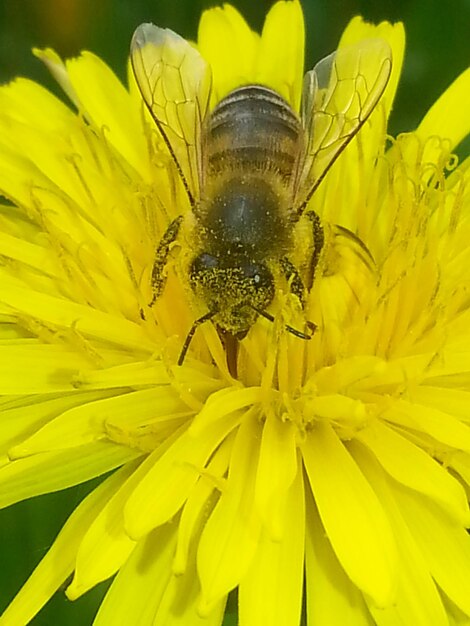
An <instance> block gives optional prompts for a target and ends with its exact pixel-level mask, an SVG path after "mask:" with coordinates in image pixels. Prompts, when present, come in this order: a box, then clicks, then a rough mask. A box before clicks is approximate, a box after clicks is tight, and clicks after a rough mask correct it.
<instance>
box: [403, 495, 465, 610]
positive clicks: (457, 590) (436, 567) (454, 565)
mask: <svg viewBox="0 0 470 626" xmlns="http://www.w3.org/2000/svg"><path fill="white" fill-rule="evenodd" d="M393 493H394V495H395V497H396V500H397V503H398V504H399V506H400V508H401V511H402V514H403V517H404V519H405V522H406V524H407V526H408V528H409V529H410V532H411V533H412V535H413V538H414V540H415V542H416V545H417V546H418V548H419V550H420V551H421V553H422V555H423V557H424V559H425V561H426V564H427V567H428V568H429V571H430V573H431V574H432V577H433V578H434V580H435V581H436V583H437V584H438V585H439V587H440V588H441V589H442V590H443V591H444V593H445V594H446V595H447V596H448V597H449V598H450V599H451V600H452V602H454V603H455V604H456V605H457V606H458V607H459V608H460V609H461V610H462V611H463V612H464V613H465V614H466V615H467V616H470V593H469V581H470V536H469V535H468V532H467V531H466V529H465V528H464V527H463V526H461V525H460V524H457V523H455V522H454V521H453V520H452V519H451V518H450V517H448V516H447V515H446V513H444V512H443V511H441V509H440V508H439V507H438V506H436V505H435V504H434V503H433V502H432V501H431V500H429V499H425V498H424V497H423V496H417V495H416V494H415V493H412V492H411V491H409V490H408V489H406V488H405V487H400V486H399V485H398V484H396V485H394V489H393Z"/></svg>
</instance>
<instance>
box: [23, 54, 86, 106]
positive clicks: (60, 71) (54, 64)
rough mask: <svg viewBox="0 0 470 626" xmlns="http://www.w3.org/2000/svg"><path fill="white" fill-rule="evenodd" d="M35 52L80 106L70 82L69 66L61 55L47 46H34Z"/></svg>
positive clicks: (71, 98) (72, 99)
mask: <svg viewBox="0 0 470 626" xmlns="http://www.w3.org/2000/svg"><path fill="white" fill-rule="evenodd" d="M33 54H34V55H35V56H36V57H37V58H38V59H40V60H41V61H42V62H43V63H44V65H45V66H46V67H47V69H48V70H49V71H50V73H51V74H52V76H53V77H54V78H55V80H56V81H57V82H58V83H59V85H60V86H61V87H62V89H63V90H64V92H65V93H66V94H67V95H68V97H69V98H70V100H71V101H72V102H73V103H74V104H75V106H76V107H77V108H78V107H80V102H79V100H78V97H77V94H76V93H75V91H74V88H73V86H72V83H71V82H70V77H69V75H68V74H67V68H66V66H65V63H64V62H63V61H62V59H61V58H60V56H59V55H58V54H57V53H56V52H55V51H54V50H52V49H51V48H45V49H44V50H41V49H39V48H34V49H33Z"/></svg>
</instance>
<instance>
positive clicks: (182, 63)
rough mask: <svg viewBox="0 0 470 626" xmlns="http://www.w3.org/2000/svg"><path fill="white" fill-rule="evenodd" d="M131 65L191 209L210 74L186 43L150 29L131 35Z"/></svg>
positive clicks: (198, 184)
mask: <svg viewBox="0 0 470 626" xmlns="http://www.w3.org/2000/svg"><path fill="white" fill-rule="evenodd" d="M131 61H132V68H133V72H134V76H135V79H136V82H137V85H138V86H139V89H140V92H141V94H142V98H143V99H144V102H145V104H146V105H147V108H148V110H149V111H150V113H151V115H152V117H153V119H154V120H155V123H156V125H157V127H158V129H159V131H160V133H161V136H162V139H163V141H164V142H165V144H166V147H167V148H168V151H169V153H170V155H171V157H172V159H173V160H174V162H175V165H176V167H177V169H178V173H179V175H180V177H181V180H182V182H183V185H184V187H185V189H186V192H187V194H188V197H189V200H190V203H191V205H192V206H194V204H195V201H196V200H197V198H198V197H199V192H200V189H201V185H202V179H203V170H204V167H203V160H202V150H201V142H202V129H203V122H204V118H205V116H206V114H207V111H208V106H209V96H210V86H211V73H210V68H209V66H208V64H207V63H206V61H205V60H204V59H203V58H202V56H201V55H200V54H199V52H198V51H197V50H196V49H195V48H194V47H193V46H191V45H190V44H189V43H188V42H187V41H186V40H185V39H183V38H182V37H180V36H179V35H177V34H176V33H174V32H173V31H172V30H170V29H167V28H166V29H164V28H158V27H157V26H154V25H153V24H141V25H140V26H139V27H138V28H137V30H136V31H135V33H134V36H133V38H132V42H131Z"/></svg>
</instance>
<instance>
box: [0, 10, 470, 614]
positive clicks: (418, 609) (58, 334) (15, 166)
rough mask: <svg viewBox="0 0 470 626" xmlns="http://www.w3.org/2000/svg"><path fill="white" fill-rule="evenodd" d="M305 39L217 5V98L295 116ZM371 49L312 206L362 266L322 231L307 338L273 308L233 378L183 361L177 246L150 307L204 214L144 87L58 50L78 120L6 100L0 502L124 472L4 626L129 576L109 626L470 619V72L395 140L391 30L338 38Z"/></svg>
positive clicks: (207, 21) (64, 535)
mask: <svg viewBox="0 0 470 626" xmlns="http://www.w3.org/2000/svg"><path fill="white" fill-rule="evenodd" d="M303 29H304V25H303V17H302V13H301V8H300V4H299V2H297V0H293V1H292V0H291V1H286V2H278V3H277V4H275V5H274V7H273V8H272V9H271V11H270V12H269V14H268V16H267V19H266V23H265V26H264V29H263V32H262V35H261V36H258V35H257V34H255V33H253V32H252V31H251V30H250V29H249V28H248V26H247V25H246V23H245V22H244V20H243V19H242V17H241V16H240V15H239V14H238V13H237V12H236V11H235V9H234V8H233V7H231V6H229V5H225V6H224V7H223V8H217V9H213V10H210V11H207V12H205V13H204V14H203V16H202V19H201V23H200V30H199V37H198V42H197V45H198V48H199V50H200V51H201V53H202V55H203V56H204V57H205V59H206V60H207V61H208V62H209V64H210V66H211V68H212V73H213V91H212V106H214V104H215V103H216V102H217V101H218V100H220V98H221V97H223V96H224V95H226V94H227V93H228V92H229V91H230V90H231V89H233V88H235V87H237V86H239V85H241V84H244V83H254V82H257V83H262V84H265V85H267V86H270V87H271V88H273V89H276V90H277V91H279V92H280V93H281V94H282V95H283V96H284V97H285V98H287V99H288V100H289V102H290V103H291V104H292V106H293V107H294V108H297V109H298V107H299V105H300V93H301V81H302V74H303V54H304V49H303V45H304V30H303ZM377 38H380V39H384V40H385V41H387V42H388V43H389V44H390V47H391V49H392V53H393V69H392V75H391V78H390V81H389V84H388V87H387V89H386V91H385V93H384V96H383V98H382V99H381V101H380V103H379V105H378V106H377V108H376V110H375V111H374V113H373V114H372V116H371V118H370V120H369V121H368V122H367V124H366V125H365V126H364V127H363V128H362V129H361V131H360V132H359V134H358V136H357V137H356V138H355V139H354V140H353V141H352V142H351V143H350V144H349V146H348V147H347V149H346V150H345V151H344V152H343V153H342V154H341V156H340V157H339V159H338V161H337V162H336V163H335V165H334V166H333V168H332V169H331V170H330V172H329V173H328V175H327V177H326V178H325V180H324V181H323V183H322V185H321V186H320V188H319V189H318V191H317V192H316V193H315V194H314V196H313V198H312V201H311V207H312V208H313V209H314V210H315V211H317V213H318V214H319V215H320V217H321V220H322V222H323V223H324V224H325V225H327V224H333V225H334V224H339V225H340V226H342V227H344V228H347V229H349V231H351V232H352V233H354V234H355V235H356V236H357V237H358V238H360V240H362V242H364V243H365V245H366V246H367V249H368V250H369V251H370V253H371V255H372V257H373V258H374V260H375V268H372V267H370V266H368V264H367V263H365V262H364V261H363V260H361V258H360V255H358V254H357V250H356V251H355V250H354V246H351V245H350V243H349V242H348V241H342V238H341V237H340V236H336V237H333V238H332V240H331V242H330V246H329V248H328V249H327V250H326V253H325V255H324V257H323V260H322V261H321V264H320V268H321V272H319V274H318V275H317V279H316V280H315V282H314V285H313V288H312V290H311V293H310V296H309V302H308V304H307V314H308V318H309V319H310V320H312V321H314V322H315V324H316V325H317V326H318V328H317V331H316V332H315V334H314V336H313V338H312V339H311V341H308V342H307V341H303V340H301V339H299V338H298V337H295V336H292V335H291V334H289V333H287V332H285V331H284V329H283V321H282V320H284V317H285V316H289V315H290V316H294V320H297V321H298V319H302V315H300V313H296V312H295V311H296V309H295V307H294V306H290V305H291V304H292V302H291V300H292V298H291V297H290V295H289V294H283V293H281V292H280V293H279V294H278V295H277V298H276V301H275V303H274V309H273V312H274V314H275V317H276V319H275V322H274V324H270V323H269V322H268V321H266V320H263V319H261V320H258V321H257V322H256V323H255V324H254V326H253V327H252V329H251V330H250V333H249V334H248V336H247V337H246V338H245V339H244V340H243V341H242V342H241V343H240V346H239V356H238V379H237V380H234V378H232V376H231V375H230V371H229V369H228V367H227V362H226V356H225V353H224V349H223V347H222V345H221V342H220V339H219V336H218V334H217V331H216V329H215V327H214V326H213V325H212V324H210V323H208V324H205V325H201V327H200V328H198V330H197V333H196V334H195V336H194V339H193V342H192V343H191V347H190V350H189V352H188V355H187V357H186V359H185V361H184V363H183V365H182V366H181V367H179V366H178V365H177V359H178V354H179V351H180V349H181V345H182V342H184V339H185V337H186V334H187V332H188V330H189V328H190V327H191V324H192V323H193V322H194V319H195V318H196V317H197V316H198V315H199V309H200V308H201V303H200V302H197V301H195V299H194V297H193V296H192V295H191V291H190V289H188V285H187V279H186V278H185V276H184V272H183V271H182V267H183V265H184V264H182V263H183V261H182V260H180V259H184V257H185V254H186V253H187V251H185V245H186V244H185V242H184V241H183V243H181V244H180V245H181V254H179V255H178V254H176V253H175V254H172V255H171V261H170V267H169V268H168V280H167V285H166V287H165V289H164V292H163V294H162V295H161V297H160V298H159V299H158V301H157V302H156V303H155V306H153V307H151V308H150V307H149V306H148V303H149V301H150V299H151V295H152V294H151V287H150V283H151V277H150V275H151V271H152V265H153V262H154V254H155V247H156V245H157V243H158V241H159V240H160V237H161V236H162V233H163V232H164V231H165V229H166V227H167V225H168V224H169V222H170V220H171V219H172V218H174V217H176V216H177V215H179V214H180V213H181V211H182V207H186V208H185V209H184V210H185V211H188V210H189V208H188V207H187V205H188V203H187V198H186V196H185V193H184V189H183V188H182V186H181V185H180V184H179V181H178V175H177V172H176V171H175V167H174V165H173V164H172V161H171V159H170V158H169V155H168V152H167V151H166V149H165V146H164V145H163V144H162V141H161V139H160V138H159V135H158V132H157V129H156V126H155V125H154V124H153V122H152V120H151V119H150V116H148V115H147V113H146V112H144V109H143V106H142V101H141V96H140V94H139V92H138V90H137V87H136V84H135V81H134V79H133V78H132V75H131V74H130V79H129V89H128V90H127V89H126V88H124V87H123V86H122V85H121V84H120V83H119V81H118V80H117V79H116V77H115V76H114V75H113V73H112V72H111V71H110V70H109V69H108V68H107V67H106V66H105V65H104V63H103V62H102V61H100V60H99V59H98V58H97V57H95V56H94V55H92V54H90V53H84V54H82V56H80V57H79V58H77V59H73V60H69V61H67V62H66V63H65V64H63V63H62V62H61V61H60V59H58V57H57V56H56V55H55V54H54V53H53V52H52V51H50V50H47V51H42V52H37V54H38V55H39V56H40V57H41V58H42V59H43V60H44V61H45V63H46V64H47V65H48V66H49V68H50V69H51V71H52V72H53V74H54V75H55V76H56V78H57V79H58V81H59V82H60V84H61V85H62V87H63V88H64V90H65V92H66V93H67V95H68V96H69V97H70V98H71V100H72V102H73V103H74V105H75V106H76V108H77V112H75V111H72V110H71V109H69V108H68V107H67V106H65V105H64V104H63V103H62V102H61V101H60V100H58V99H57V98H55V97H54V96H52V95H51V94H49V93H48V92H47V91H45V90H44V89H43V88H41V87H40V86H39V85H37V84H35V83H32V82H31V81H28V80H25V79H18V80H16V81H14V82H13V83H11V84H10V85H7V86H5V87H2V88H1V90H0V190H1V193H2V194H3V195H4V196H5V198H7V199H8V200H9V202H4V203H3V204H2V206H1V207H0V226H1V228H0V255H1V261H2V262H1V266H0V276H1V278H0V280H1V285H2V291H1V294H0V316H1V318H0V319H1V324H0V341H1V343H0V355H1V356H0V372H1V373H0V393H1V394H2V398H1V429H0V441H1V446H2V447H1V450H2V456H1V458H0V463H1V467H0V504H1V506H8V505H10V504H12V503H13V502H17V501H19V500H22V499H25V498H30V497H32V496H35V495H38V494H43V493H47V492H51V491H56V490H59V489H63V488H66V487H68V486H70V485H75V484H78V483H80V482H83V481H86V480H88V479H90V478H92V477H96V476H100V475H103V474H105V473H108V472H110V471H111V470H115V471H114V472H113V473H112V474H110V475H108V476H107V477H106V478H104V480H103V482H102V483H101V485H100V486H99V487H98V488H96V489H95V490H94V491H93V492H92V493H91V494H90V495H89V496H88V497H86V498H85V500H84V501H83V502H82V503H81V504H80V505H79V506H77V508H76V510H75V512H74V513H73V514H72V515H71V517H70V518H69V520H68V521H67V522H66V524H65V525H64V527H63V529H62V531H61V532H60V534H59V536H58V537H57V539H56V541H55V543H54V544H53V546H52V547H51V548H50V550H49V552H48V553H47V554H46V556H45V557H44V558H43V560H42V561H41V563H40V564H39V565H38V567H37V568H36V570H35V571H34V572H33V574H32V575H31V577H30V578H29V580H28V581H27V582H26V583H25V585H24V587H23V588H22V589H21V590H20V592H19V593H18V595H17V596H16V597H15V598H14V599H13V601H12V603H11V604H10V606H9V607H8V608H7V609H6V611H5V613H4V614H3V616H2V617H1V618H0V625H1V626H7V625H12V626H18V625H19V624H25V623H27V622H28V621H29V620H30V619H32V617H33V616H34V615H35V614H36V613H37V612H38V611H39V610H40V608H41V607H42V606H43V605H44V604H45V603H46V602H47V600H48V599H49V597H50V596H51V595H52V594H53V593H54V592H55V590H56V589H58V588H59V587H60V586H61V585H62V584H63V583H64V582H65V581H66V580H67V579H68V578H69V576H70V575H71V574H73V579H72V582H71V584H70V585H69V587H68V588H67V595H68V597H69V598H71V599H75V598H77V597H78V596H80V595H81V594H83V593H84V592H86V591H87V590H88V589H90V588H91V587H93V586H94V585H96V584H97V583H98V582H100V581H103V580H105V579H107V578H109V577H111V576H113V575H115V574H116V577H115V579H114V581H113V583H112V585H111V587H110V589H109V591H108V593H107V595H106V597H105V599H104V601H103V604H102V605H101V608H100V610H99V612H98V615H97V617H96V619H95V622H94V624H95V625H97V626H103V625H104V624H112V625H113V626H118V625H119V624H123V625H124V624H125V625H126V626H130V625H132V624H139V625H142V626H145V625H146V624H148V625H150V624H153V625H155V626H158V625H162V626H168V625H171V624H175V625H176V624H180V625H181V626H183V625H185V626H186V625H187V624H201V625H203V624H207V625H208V626H209V625H217V624H220V623H221V621H222V617H223V613H224V609H225V605H226V601H227V596H228V594H229V593H230V592H231V591H232V590H234V589H238V602H239V609H238V610H239V619H240V623H241V624H245V625H251V624H253V625H255V624H256V625H259V624H269V626H276V625H279V626H298V625H299V623H300V620H301V614H302V606H303V605H304V607H305V608H304V611H305V621H306V623H307V624H308V625H309V626H323V625H325V624H327V625H328V626H330V625H332V624H341V625H343V624H348V625H365V624H374V623H375V624H378V625H379V626H382V625H384V626H389V625H395V624H396V625H398V624H406V625H411V624H413V626H416V625H423V626H429V625H430V624H432V625H433V626H445V625H447V624H449V623H452V624H454V623H459V624H461V623H462V624H463V623H468V621H469V620H470V583H469V581H470V539H469V537H468V534H467V531H466V528H468V527H469V526H470V513H469V507H468V498H467V490H468V488H469V485H470V428H469V410H468V407H469V403H470V366H469V363H470V296H469V293H470V247H469V246H468V241H469V239H470V184H469V181H470V169H469V164H470V161H469V160H468V159H467V160H466V161H464V162H463V163H461V164H460V165H458V164H457V161H456V159H455V158H454V157H453V156H452V151H453V150H454V148H455V147H456V145H457V144H458V143H459V142H460V141H461V139H462V138H463V137H465V136H466V134H467V133H468V132H469V129H470V119H469V116H468V109H469V102H468V93H469V92H470V72H469V71H467V72H466V73H464V74H463V75H462V76H460V77H459V78H458V79H457V80H456V81H455V82H454V84H453V85H451V86H450V87H449V89H448V90H447V91H446V93H445V94H444V95H443V96H442V97H441V98H440V99H439V100H438V101H437V102H436V104H435V105H434V106H433V107H432V108H431V110H430V111H429V112H428V114H427V115H426V116H425V118H424V119H423V121H422V122H421V124H420V125H419V127H418V128H417V129H416V132H414V133H411V134H407V135H402V136H399V137H398V138H397V139H394V140H392V139H391V140H390V141H389V142H388V143H387V141H386V122H387V117H388V114H389V111H390V109H391V106H392V101H393V96H394V93H395V89H396V85H397V81H398V77H399V73H400V69H401V63H402V56H403V50H404V34H403V29H402V27H401V25H395V26H392V25H390V24H387V23H382V24H380V25H378V26H372V25H369V24H365V23H364V22H363V21H362V20H361V19H359V18H356V19H354V20H353V21H352V22H351V23H350V24H349V26H348V27H347V29H346V31H345V33H344V35H343V38H342V40H341V43H340V46H341V47H343V46H347V45H350V44H353V43H355V42H358V41H361V40H364V39H377ZM281 42H282V44H281ZM344 239H347V237H346V238H344ZM202 313H204V311H201V314H202ZM143 318H145V319H143ZM278 318H279V320H281V323H279V322H278ZM281 318H282V319H281ZM288 321H290V318H289V319H288ZM117 468H119V469H117ZM304 593H305V598H304Z"/></svg>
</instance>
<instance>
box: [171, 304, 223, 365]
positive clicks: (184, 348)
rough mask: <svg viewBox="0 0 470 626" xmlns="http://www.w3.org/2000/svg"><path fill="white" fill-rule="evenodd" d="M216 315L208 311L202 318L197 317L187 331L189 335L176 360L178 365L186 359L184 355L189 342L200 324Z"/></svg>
mask: <svg viewBox="0 0 470 626" xmlns="http://www.w3.org/2000/svg"><path fill="white" fill-rule="evenodd" d="M216 314H217V311H209V313H206V314H205V315H203V316H202V317H199V318H198V319H197V320H196V321H195V322H194V323H193V325H192V326H191V328H190V329H189V333H188V334H187V335H186V339H185V340H184V344H183V347H182V348H181V352H180V356H179V358H178V365H183V362H184V359H185V357H186V353H187V351H188V348H189V344H190V343H191V340H192V338H193V337H194V333H195V332H196V329H197V327H198V326H200V325H201V324H204V322H208V321H209V320H210V319H212V318H213V317H214V315H216Z"/></svg>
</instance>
